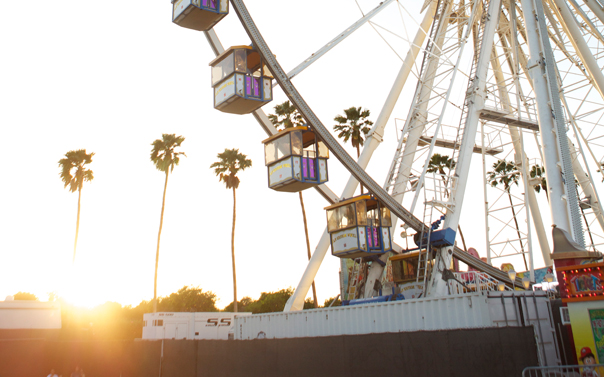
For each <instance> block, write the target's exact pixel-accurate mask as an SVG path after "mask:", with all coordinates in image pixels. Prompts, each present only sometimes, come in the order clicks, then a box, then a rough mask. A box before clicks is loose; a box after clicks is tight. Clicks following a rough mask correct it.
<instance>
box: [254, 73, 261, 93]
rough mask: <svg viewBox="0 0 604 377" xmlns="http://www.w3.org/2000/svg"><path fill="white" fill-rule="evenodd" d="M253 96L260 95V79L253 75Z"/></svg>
mask: <svg viewBox="0 0 604 377" xmlns="http://www.w3.org/2000/svg"><path fill="white" fill-rule="evenodd" d="M254 96H256V97H260V79H259V78H258V77H254Z"/></svg>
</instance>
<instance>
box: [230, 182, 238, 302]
mask: <svg viewBox="0 0 604 377" xmlns="http://www.w3.org/2000/svg"><path fill="white" fill-rule="evenodd" d="M236 205H237V198H236V196H235V187H233V231H232V232H231V257H232V259H233V312H235V313H237V273H236V272H235V218H236V217H237V211H236Z"/></svg>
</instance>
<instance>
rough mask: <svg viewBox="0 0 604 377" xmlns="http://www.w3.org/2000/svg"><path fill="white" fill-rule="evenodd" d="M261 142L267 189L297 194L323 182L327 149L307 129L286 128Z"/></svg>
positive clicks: (326, 176) (305, 127) (327, 155)
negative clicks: (266, 175)
mask: <svg viewBox="0 0 604 377" xmlns="http://www.w3.org/2000/svg"><path fill="white" fill-rule="evenodd" d="M262 143H264V157H265V162H266V167H267V169H268V187H270V188H271V189H273V190H275V191H286V192H299V191H302V190H306V189H307V188H310V187H313V186H316V185H320V184H323V183H325V182H327V180H328V174H327V159H328V158H329V149H327V147H326V146H325V143H323V142H322V141H320V140H317V136H316V135H315V133H314V132H313V131H312V130H311V129H310V127H308V126H303V127H293V128H288V129H285V130H283V131H281V132H279V133H278V134H276V135H273V136H271V137H269V138H268V139H266V140H264V141H263V142H262Z"/></svg>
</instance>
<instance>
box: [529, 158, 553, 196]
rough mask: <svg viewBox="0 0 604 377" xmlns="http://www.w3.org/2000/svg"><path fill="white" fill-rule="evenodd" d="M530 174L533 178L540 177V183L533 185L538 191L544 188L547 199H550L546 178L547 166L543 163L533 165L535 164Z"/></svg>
mask: <svg viewBox="0 0 604 377" xmlns="http://www.w3.org/2000/svg"><path fill="white" fill-rule="evenodd" d="M529 176H530V177H531V178H539V179H540V181H539V183H538V184H536V185H535V186H533V188H534V189H535V191H537V192H541V190H543V192H545V196H546V197H547V200H548V201H549V195H548V193H547V181H546V180H545V168H544V167H543V166H541V165H533V166H531V171H530V172H529Z"/></svg>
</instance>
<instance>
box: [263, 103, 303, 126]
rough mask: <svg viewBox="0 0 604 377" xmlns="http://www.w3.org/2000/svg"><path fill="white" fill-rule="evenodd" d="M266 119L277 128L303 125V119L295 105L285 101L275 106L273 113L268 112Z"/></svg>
mask: <svg viewBox="0 0 604 377" xmlns="http://www.w3.org/2000/svg"><path fill="white" fill-rule="evenodd" d="M268 119H270V121H271V122H272V123H273V125H274V126H275V127H276V128H277V129H279V127H283V129H285V128H292V127H300V126H303V125H304V119H303V118H302V115H300V113H299V112H298V109H296V107H295V106H293V105H292V104H290V103H289V101H285V102H283V103H282V104H280V105H277V106H275V114H269V116H268Z"/></svg>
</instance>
